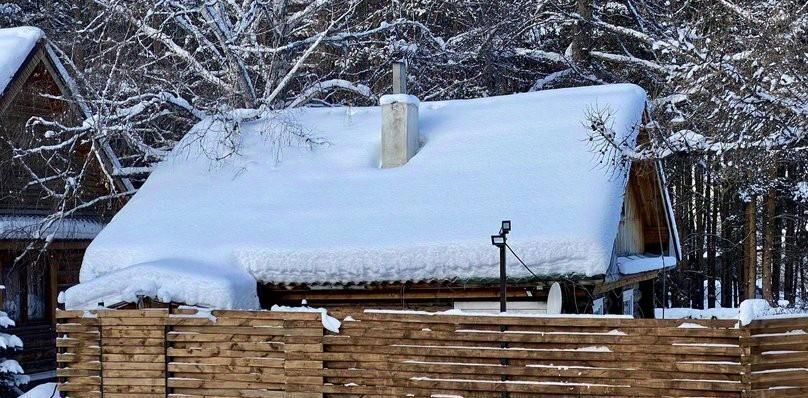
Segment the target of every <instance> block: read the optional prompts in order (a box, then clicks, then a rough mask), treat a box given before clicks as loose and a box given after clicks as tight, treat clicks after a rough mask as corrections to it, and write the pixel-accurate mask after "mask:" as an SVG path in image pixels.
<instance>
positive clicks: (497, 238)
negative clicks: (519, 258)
mask: <svg viewBox="0 0 808 398" xmlns="http://www.w3.org/2000/svg"><path fill="white" fill-rule="evenodd" d="M491 244H492V245H494V246H496V247H503V246H505V237H504V236H502V235H491Z"/></svg>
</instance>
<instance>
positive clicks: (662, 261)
mask: <svg viewBox="0 0 808 398" xmlns="http://www.w3.org/2000/svg"><path fill="white" fill-rule="evenodd" d="M677 262H678V260H677V259H676V257H675V256H653V255H633V256H625V257H617V269H618V270H619V272H620V274H622V275H632V274H639V273H642V272H648V271H662V270H665V269H668V268H672V267H675V266H676V263H677Z"/></svg>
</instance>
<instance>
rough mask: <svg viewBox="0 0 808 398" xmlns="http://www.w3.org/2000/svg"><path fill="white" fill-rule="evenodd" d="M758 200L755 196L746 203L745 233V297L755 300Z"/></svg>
mask: <svg viewBox="0 0 808 398" xmlns="http://www.w3.org/2000/svg"><path fill="white" fill-rule="evenodd" d="M756 202H757V200H756V199H755V197H754V196H752V197H751V198H749V201H748V202H746V207H745V209H744V214H745V215H746V228H745V230H744V233H745V234H746V236H745V237H744V252H743V259H744V264H745V266H744V281H745V282H746V283H745V285H744V297H745V298H747V299H753V298H755V278H756V277H757V272H756V271H757V270H756V268H757V229H756V225H755V208H756V207H757V204H756Z"/></svg>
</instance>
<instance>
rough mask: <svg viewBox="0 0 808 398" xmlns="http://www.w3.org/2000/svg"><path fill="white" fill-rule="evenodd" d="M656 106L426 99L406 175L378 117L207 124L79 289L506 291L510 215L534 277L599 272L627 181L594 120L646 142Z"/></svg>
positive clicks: (128, 216)
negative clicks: (354, 285)
mask: <svg viewBox="0 0 808 398" xmlns="http://www.w3.org/2000/svg"><path fill="white" fill-rule="evenodd" d="M644 104H645V93H644V91H643V90H642V89H641V88H639V87H637V86H634V85H625V84H624V85H606V86H598V87H584V88H572V89H560V90H546V91H542V92H535V93H524V94H514V95H508V96H500V97H491V98H478V99H470V100H457V101H439V102H421V103H420V110H419V115H420V122H419V123H420V131H421V135H422V138H423V145H422V147H421V148H420V150H419V151H418V153H417V154H416V155H415V157H414V158H412V160H410V161H409V162H408V163H407V164H406V165H404V166H402V167H398V168H394V169H381V168H379V165H378V157H379V151H380V133H379V132H380V128H381V117H380V109H379V107H366V108H351V107H337V108H300V109H295V110H289V111H284V112H281V113H266V114H255V112H253V113H252V114H251V115H249V116H251V117H252V118H244V120H243V121H242V122H240V123H239V124H238V125H237V126H236V125H234V124H232V123H226V122H224V121H223V120H222V119H221V118H219V119H209V120H205V121H202V122H201V123H200V124H198V125H197V126H196V127H195V128H194V129H193V130H192V131H191V132H189V134H188V135H187V136H186V138H185V140H184V141H183V142H182V143H180V144H179V145H178V146H177V149H176V150H175V151H174V152H173V153H172V155H171V156H169V158H168V159H167V160H165V161H164V162H163V163H161V164H160V165H159V166H158V167H157V168H156V169H155V170H154V172H153V173H152V175H151V176H150V177H149V179H148V181H147V182H146V183H145V184H144V185H143V187H142V188H141V189H140V190H139V192H138V193H137V194H136V195H135V196H134V197H133V198H132V200H131V201H130V202H129V203H128V204H127V205H126V206H125V207H124V208H123V209H122V210H121V211H120V212H119V213H118V214H117V215H116V216H115V219H114V220H113V221H112V222H111V223H110V224H109V225H108V226H107V227H106V228H105V229H104V230H103V231H102V232H101V234H99V236H98V237H97V238H96V239H95V240H94V241H93V243H92V244H91V245H90V247H89V248H88V250H87V254H86V255H85V257H84V263H83V265H82V268H81V281H82V282H83V283H84V282H88V281H90V280H92V279H94V278H98V277H100V276H103V275H111V276H112V277H110V278H108V279H107V280H106V281H105V282H104V283H110V282H112V283H115V281H121V280H123V281H124V283H125V282H128V279H127V278H126V276H121V275H118V274H116V271H118V270H121V269H124V268H126V267H136V266H137V265H138V264H157V263H159V264H167V265H168V266H170V265H171V264H174V263H183V264H188V263H193V264H198V265H199V266H200V267H203V266H204V267H208V268H210V267H222V268H227V269H230V270H231V272H236V271H238V272H243V273H246V274H248V275H250V276H251V277H253V278H255V279H257V280H259V281H264V282H272V283H324V282H329V283H339V282H375V281H408V280H436V279H447V280H454V279H466V278H495V277H497V276H498V268H497V266H496V264H497V257H496V255H497V252H496V250H492V247H491V244H490V241H489V236H490V235H491V234H492V233H493V232H496V231H497V229H498V226H499V224H500V221H501V220H503V219H506V218H510V219H512V220H513V222H514V230H513V233H512V235H511V240H510V244H511V246H512V247H513V248H514V250H515V251H516V252H517V253H519V255H520V256H521V257H522V258H523V259H524V261H525V262H526V263H527V264H528V265H529V266H530V267H531V269H532V270H533V271H534V272H535V273H538V274H544V275H559V274H561V275H568V274H576V275H583V276H594V275H600V274H603V273H605V272H606V270H607V267H608V265H609V261H610V258H611V257H610V256H611V251H612V247H613V244H614V240H615V236H616V234H617V227H618V224H619V219H620V211H621V206H622V202H623V194H624V187H625V182H626V179H625V178H624V177H625V176H623V175H621V174H620V173H617V175H613V174H612V173H611V171H610V170H609V169H608V168H604V167H598V166H599V164H598V158H597V156H596V155H594V154H593V153H592V152H591V151H590V149H591V148H590V145H591V144H590V142H589V141H588V129H587V127H586V126H585V123H586V121H587V114H588V112H592V111H603V112H606V111H608V112H609V114H610V115H611V116H612V119H611V122H612V123H613V126H612V127H613V128H614V130H615V132H616V134H617V135H618V136H617V137H614V139H615V140H617V141H621V142H622V141H623V140H626V141H628V142H633V140H634V137H635V136H636V132H637V128H638V124H639V123H640V121H641V116H642V113H643V110H644ZM243 113H244V112H242V114H240V115H242V116H244V115H243ZM235 129H237V130H238V131H235ZM301 135H303V136H305V137H307V138H309V139H310V140H309V141H306V140H305V139H304V138H302V137H300V136H301ZM214 158H215V159H219V158H222V159H224V160H223V161H219V162H216V161H213V160H212V159H214ZM179 260H181V261H179ZM509 266H511V269H510V270H509V271H508V272H509V275H511V276H529V274H528V273H527V271H525V269H524V268H523V267H521V265H519V264H518V263H516V262H514V263H513V264H510V265H509ZM122 272H125V271H122ZM126 275H128V274H126ZM162 283H164V281H163V280H156V281H154V282H153V283H152V284H151V285H157V286H160V285H161V284H162ZM151 285H150V286H151ZM79 286H81V285H79ZM74 289H77V290H78V289H81V287H78V288H74ZM77 290H76V291H77ZM157 290H160V289H157ZM185 291H186V290H181V292H185ZM72 293H74V292H68V296H70V295H71V294H72ZM171 294H172V296H173V295H174V292H171ZM177 296H179V294H177ZM189 296H191V297H190V299H194V298H196V296H195V295H193V294H190V295H189ZM173 298H174V299H175V300H177V301H182V302H185V303H188V304H195V305H214V304H215V305H216V306H217V307H221V305H219V304H220V303H218V302H217V303H210V302H205V303H199V302H192V301H190V300H186V299H185V297H173ZM213 299H215V298H213ZM209 300H211V299H209ZM255 301H256V302H257V300H255ZM89 302H90V304H91V305H95V304H96V303H97V301H89ZM223 304H224V305H232V304H231V303H229V302H225V303H223ZM239 308H243V307H239Z"/></svg>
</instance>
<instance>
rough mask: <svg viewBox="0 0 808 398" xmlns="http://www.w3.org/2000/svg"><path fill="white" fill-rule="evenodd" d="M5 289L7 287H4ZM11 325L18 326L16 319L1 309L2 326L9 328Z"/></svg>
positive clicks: (0, 325)
mask: <svg viewBox="0 0 808 398" xmlns="http://www.w3.org/2000/svg"><path fill="white" fill-rule="evenodd" d="M3 289H5V287H4V288H3ZM10 326H17V325H16V323H14V320H13V319H11V318H9V317H8V313H6V312H3V311H0V328H4V329H5V328H7V327H10Z"/></svg>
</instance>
